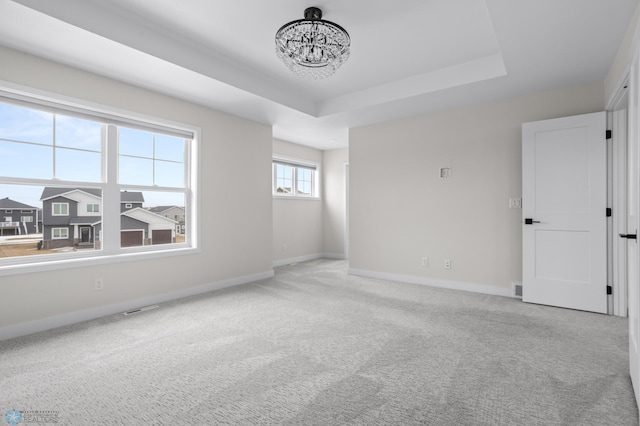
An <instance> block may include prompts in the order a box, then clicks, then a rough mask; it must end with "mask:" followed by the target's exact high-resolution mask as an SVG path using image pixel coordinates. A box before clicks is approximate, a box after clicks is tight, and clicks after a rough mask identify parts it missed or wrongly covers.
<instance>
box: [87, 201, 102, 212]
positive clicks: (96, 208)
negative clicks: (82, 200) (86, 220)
mask: <svg viewBox="0 0 640 426" xmlns="http://www.w3.org/2000/svg"><path fill="white" fill-rule="evenodd" d="M90 207H92V208H91V209H90ZM87 213H101V212H100V203H87Z"/></svg>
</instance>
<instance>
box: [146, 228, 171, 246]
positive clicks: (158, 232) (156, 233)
mask: <svg viewBox="0 0 640 426" xmlns="http://www.w3.org/2000/svg"><path fill="white" fill-rule="evenodd" d="M171 242H172V241H171V229H154V230H153V231H151V244H171Z"/></svg>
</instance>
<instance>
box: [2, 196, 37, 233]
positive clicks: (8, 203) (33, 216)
mask: <svg viewBox="0 0 640 426" xmlns="http://www.w3.org/2000/svg"><path fill="white" fill-rule="evenodd" d="M0 219H1V220H2V221H1V222H0V236H4V235H26V234H37V233H39V232H40V226H41V223H42V220H41V219H42V211H41V210H40V209H39V208H38V207H33V206H29V205H27V204H23V203H20V202H18V201H14V200H12V199H10V198H9V197H5V198H2V199H0Z"/></svg>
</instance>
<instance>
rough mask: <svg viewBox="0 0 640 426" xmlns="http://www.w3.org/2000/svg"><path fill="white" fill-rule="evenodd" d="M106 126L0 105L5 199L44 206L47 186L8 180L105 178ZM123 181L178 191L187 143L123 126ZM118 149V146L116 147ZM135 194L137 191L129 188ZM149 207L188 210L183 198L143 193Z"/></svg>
mask: <svg viewBox="0 0 640 426" xmlns="http://www.w3.org/2000/svg"><path fill="white" fill-rule="evenodd" d="M103 127H105V126H103V124H102V123H99V122H96V121H91V120H86V119H83V118H77V117H69V116H64V115H60V114H54V113H52V112H48V111H40V110H35V109H31V108H25V107H22V106H18V105H11V104H6V103H0V199H2V198H5V197H9V198H10V199H12V200H14V201H18V202H21V203H24V204H28V205H30V206H33V207H41V206H42V203H41V201H40V196H41V195H42V191H43V189H44V186H45V185H42V184H38V185H22V184H21V185H15V184H7V183H3V182H2V178H3V177H10V178H26V179H46V180H50V179H52V180H50V182H48V183H46V186H55V182H56V180H64V181H78V182H82V183H81V184H79V185H78V186H79V187H90V186H91V184H92V183H94V184H95V183H100V182H101V179H102V170H101V164H102V161H101V158H102V155H103V154H102V151H103V145H104V144H103V142H102V138H103ZM118 141H119V145H118V150H119V153H118V157H117V158H118V170H119V172H118V174H119V175H118V177H117V179H118V182H119V183H121V184H122V185H145V186H161V187H175V188H179V187H182V186H183V185H184V158H185V143H184V140H183V139H182V138H178V137H174V136H168V135H162V134H157V133H152V132H149V131H144V130H137V129H129V128H124V127H119V134H118ZM114 148H115V146H114ZM126 189H128V190H130V191H131V190H136V189H135V188H126ZM143 194H144V197H145V203H144V207H154V206H158V205H178V206H184V195H183V194H182V193H171V192H156V191H148V190H145V191H143Z"/></svg>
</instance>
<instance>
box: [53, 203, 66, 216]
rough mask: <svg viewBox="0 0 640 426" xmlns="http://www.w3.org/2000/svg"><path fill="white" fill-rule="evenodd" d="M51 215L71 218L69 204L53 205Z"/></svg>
mask: <svg viewBox="0 0 640 426" xmlns="http://www.w3.org/2000/svg"><path fill="white" fill-rule="evenodd" d="M51 207H52V211H51V214H52V215H54V216H69V203H52V204H51Z"/></svg>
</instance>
